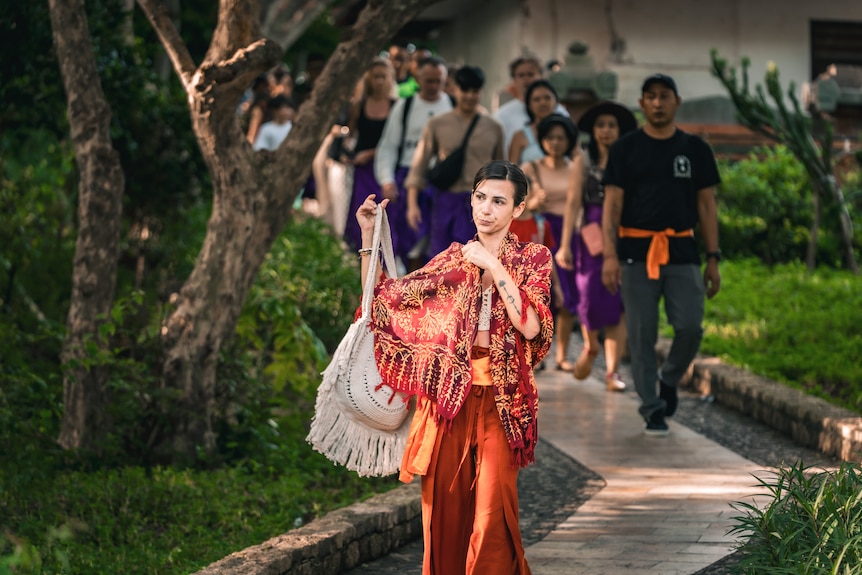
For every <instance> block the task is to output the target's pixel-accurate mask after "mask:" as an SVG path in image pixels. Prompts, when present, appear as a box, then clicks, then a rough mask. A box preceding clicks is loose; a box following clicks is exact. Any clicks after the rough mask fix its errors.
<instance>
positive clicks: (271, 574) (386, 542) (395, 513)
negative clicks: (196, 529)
mask: <svg viewBox="0 0 862 575" xmlns="http://www.w3.org/2000/svg"><path fill="white" fill-rule="evenodd" d="M421 514H422V508H421V501H420V493H419V482H418V481H416V482H414V483H412V484H409V485H403V486H400V487H397V488H395V489H393V490H392V491H388V492H386V493H381V494H379V495H375V496H374V497H371V498H369V499H367V500H366V501H361V502H359V503H354V504H353V505H350V506H348V507H343V508H341V509H336V510H335V511H332V512H330V513H327V514H326V515H325V516H323V517H321V518H319V519H315V520H314V521H312V522H311V523H309V524H308V525H305V526H303V527H299V528H298V529H292V530H291V531H289V532H287V533H284V534H282V535H279V536H277V537H273V538H272V539H270V540H269V541H266V542H264V543H261V544H260V545H255V546H253V547H247V548H246V549H243V550H241V551H237V552H236V553H231V554H230V555H228V556H227V557H225V558H224V559H221V560H220V561H217V562H215V563H213V564H211V565H209V566H208V567H206V568H204V569H203V570H201V571H198V572H197V573H196V574H195V575H240V574H242V575H330V574H332V575H337V574H339V573H343V572H345V571H348V570H349V569H352V568H353V567H356V566H357V565H361V564H362V563H363V562H366V561H370V560H372V559H375V558H377V557H382V556H383V555H386V554H387V553H389V552H390V551H393V550H395V549H397V548H399V547H401V546H402V545H404V544H405V543H407V542H409V541H412V540H414V539H416V538H417V537H421V536H422V517H421Z"/></svg>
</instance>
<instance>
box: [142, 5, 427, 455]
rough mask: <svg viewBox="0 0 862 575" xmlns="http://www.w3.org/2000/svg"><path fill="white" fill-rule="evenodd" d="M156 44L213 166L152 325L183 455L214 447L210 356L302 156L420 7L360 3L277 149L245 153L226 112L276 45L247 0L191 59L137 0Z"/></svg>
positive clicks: (278, 50)
mask: <svg viewBox="0 0 862 575" xmlns="http://www.w3.org/2000/svg"><path fill="white" fill-rule="evenodd" d="M138 1H139V4H140V5H141V7H142V8H144V11H145V12H146V13H147V16H148V17H149V18H150V22H151V23H152V24H153V26H154V27H155V28H156V31H157V32H158V33H159V37H160V38H161V39H162V42H163V43H164V44H165V47H166V49H167V50H168V53H169V55H171V60H172V62H173V63H174V67H175V69H176V71H177V73H178V74H179V75H180V78H181V80H182V81H183V84H184V86H185V87H186V91H187V92H188V94H189V104H190V108H191V116H192V125H193V128H194V131H195V134H196V136H197V139H198V143H199V144H200V147H201V150H202V153H203V157H204V159H205V161H206V162H207V164H208V166H209V169H210V172H211V174H212V182H213V211H212V215H211V217H210V221H209V224H208V226H207V234H206V237H205V239H204V244H203V247H202V249H201V251H200V253H199V255H198V259H197V261H196V263H195V268H194V270H193V271H192V274H191V275H190V277H189V279H188V280H187V281H186V283H185V284H184V285H183V287H182V289H181V290H180V293H179V294H177V297H176V299H175V304H176V307H175V309H174V311H173V313H171V314H170V316H169V317H168V319H167V320H166V322H165V324H164V326H163V329H162V343H163V349H164V364H163V370H162V375H163V383H164V385H165V386H166V387H169V388H173V389H177V390H180V391H181V394H182V402H181V405H180V406H179V411H177V412H175V413H174V417H173V418H172V419H173V421H174V422H175V425H174V430H173V431H174V440H173V449H174V450H175V451H176V452H177V454H179V455H181V456H184V457H186V458H194V457H195V456H196V454H197V453H198V452H199V450H203V451H204V452H205V453H208V452H211V451H212V449H213V448H214V446H215V441H216V437H215V433H214V430H213V415H214V411H215V383H216V368H217V363H218V355H219V351H220V350H221V346H222V344H223V343H224V342H225V341H226V340H227V339H228V338H229V337H231V336H232V335H233V332H234V329H235V327H236V321H237V318H238V317H239V314H240V312H241V310H242V305H243V303H244V301H245V298H246V295H247V294H248V290H249V288H250V287H251V284H252V282H253V281H254V277H255V275H256V274H257V270H258V268H259V267H260V265H261V263H262V262H263V259H264V257H265V255H266V253H267V252H268V251H269V249H270V247H271V246H272V243H273V241H275V238H276V237H277V236H278V234H279V233H280V232H281V230H282V228H283V227H284V225H285V223H286V222H287V220H288V219H289V217H290V212H291V205H292V204H293V200H294V199H295V198H296V196H297V194H298V193H299V191H300V190H301V188H302V185H303V183H304V182H305V180H306V178H307V177H308V174H309V169H310V166H311V162H312V159H313V157H314V155H315V153H316V152H317V149H318V147H319V146H320V143H321V141H322V140H323V137H324V135H325V134H326V133H327V132H328V130H329V128H330V126H331V123H332V119H333V118H334V116H335V114H336V111H337V109H338V107H339V106H340V103H341V102H344V101H345V100H346V99H347V98H348V95H349V94H350V91H351V90H352V88H353V86H354V85H355V83H356V81H357V80H358V78H359V75H360V74H361V72H362V70H363V69H364V68H365V66H366V65H367V63H368V62H370V61H371V59H372V58H373V56H374V55H376V53H377V52H378V51H379V50H380V48H381V46H385V45H386V42H388V41H389V40H390V39H391V38H392V36H394V35H395V33H396V32H397V31H398V30H399V29H400V28H401V27H402V26H403V25H404V24H405V23H406V22H407V21H409V20H410V19H411V18H412V17H414V16H415V15H416V14H417V13H418V12H419V10H420V9H422V8H424V7H425V6H427V5H428V4H429V2H427V1H422V0H378V1H374V0H372V1H371V2H369V3H368V5H367V6H366V8H365V9H364V10H363V11H362V13H361V15H360V17H359V20H358V22H357V23H356V25H355V26H354V28H353V30H352V32H351V34H350V35H349V36H348V37H347V38H346V39H345V40H343V41H342V42H341V44H340V45H339V46H338V48H337V49H336V52H335V54H334V55H333V56H332V57H331V58H330V61H329V62H328V63H327V65H326V67H325V69H324V70H323V73H322V74H321V76H320V77H319V78H318V80H317V82H316V84H315V86H314V91H313V93H312V95H311V98H310V99H309V100H308V101H307V102H306V103H304V104H303V106H302V107H301V109H300V112H299V115H298V116H297V118H296V121H295V122H294V126H293V129H292V130H291V133H290V135H289V137H288V138H287V139H286V140H285V142H284V143H283V144H282V146H281V147H280V148H279V150H278V151H276V152H257V153H256V152H253V151H252V149H251V146H250V145H249V144H248V142H247V141H246V140H245V138H243V136H242V133H241V131H240V129H239V125H238V123H237V120H236V116H235V108H236V103H237V101H238V99H239V96H240V94H241V93H242V91H243V90H244V89H245V87H246V86H248V84H249V83H250V82H251V80H252V79H253V78H254V77H255V76H256V75H257V74H259V73H260V72H262V71H263V70H266V69H267V68H269V67H271V66H272V65H273V64H274V63H275V62H277V60H278V58H280V56H281V54H282V53H283V47H281V46H278V45H277V44H276V43H275V42H272V41H269V40H261V39H259V36H258V33H257V30H258V27H257V26H255V25H253V24H252V25H250V24H249V23H248V20H247V19H248V18H249V16H250V15H252V14H254V13H255V10H254V5H253V4H254V3H251V2H245V1H244V0H221V4H220V12H219V23H218V26H217V29H216V31H215V33H214V35H213V40H212V44H211V45H210V48H209V50H208V51H207V55H206V57H205V59H204V62H203V63H202V64H201V65H200V67H198V68H197V70H195V69H194V66H193V64H192V63H191V60H190V57H189V56H188V55H187V51H186V50H185V47H184V46H183V45H182V44H181V42H180V41H179V39H178V35H177V34H176V33H175V30H171V29H170V28H169V25H168V24H166V19H165V18H164V17H163V16H164V14H163V13H161V12H159V11H158V7H157V6H156V5H155V4H154V3H153V1H152V0H138Z"/></svg>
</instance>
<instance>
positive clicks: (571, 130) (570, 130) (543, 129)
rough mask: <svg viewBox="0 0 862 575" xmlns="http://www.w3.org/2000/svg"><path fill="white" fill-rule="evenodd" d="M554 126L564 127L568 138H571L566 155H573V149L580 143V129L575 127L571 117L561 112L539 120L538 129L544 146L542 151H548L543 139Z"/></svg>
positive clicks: (540, 142) (540, 143) (540, 141)
mask: <svg viewBox="0 0 862 575" xmlns="http://www.w3.org/2000/svg"><path fill="white" fill-rule="evenodd" d="M554 126H560V127H562V128H563V131H564V132H565V133H566V138H567V139H568V140H569V145H568V147H567V148H566V153H565V154H564V155H566V156H570V157H571V155H572V150H574V149H575V146H577V145H578V129H577V128H575V123H574V122H572V120H571V119H570V118H567V117H565V116H563V115H561V114H551V115H550V116H548V117H546V118H542V121H541V122H539V125H538V127H537V128H536V131H537V132H538V133H539V145H540V146H541V147H542V151H544V152H545V153H546V154H547V153H548V151H547V150H545V146H544V145H543V144H542V141H543V140H544V139H545V137H546V136H547V135H548V132H550V131H551V128H553V127H554Z"/></svg>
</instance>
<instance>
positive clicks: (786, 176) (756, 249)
mask: <svg viewBox="0 0 862 575" xmlns="http://www.w3.org/2000/svg"><path fill="white" fill-rule="evenodd" d="M720 170H721V180H722V184H721V187H720V189H719V191H718V194H717V201H718V216H719V237H720V238H721V248H722V251H723V252H724V253H726V254H727V255H728V257H731V258H743V257H757V258H760V259H761V260H762V261H763V262H764V263H766V264H775V263H780V262H791V261H802V260H804V259H805V251H806V249H807V247H808V238H809V228H810V226H811V222H812V221H813V214H812V208H811V188H810V186H809V184H808V176H807V174H806V173H805V169H804V168H803V166H802V165H801V164H800V163H799V161H798V160H797V159H796V158H795V157H794V156H793V154H791V153H790V151H789V150H788V149H787V148H785V147H784V146H775V147H774V148H769V147H764V148H759V149H757V150H755V151H753V152H751V153H750V154H749V155H748V157H747V158H745V159H744V160H741V161H738V162H722V163H721V165H720Z"/></svg>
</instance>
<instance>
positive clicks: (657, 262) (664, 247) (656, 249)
mask: <svg viewBox="0 0 862 575" xmlns="http://www.w3.org/2000/svg"><path fill="white" fill-rule="evenodd" d="M620 237H621V238H652V239H651V240H650V243H649V250H647V259H646V269H647V277H648V278H649V279H651V280H657V279H658V278H659V268H660V267H661V266H663V265H665V264H667V262H669V261H670V247H669V245H668V241H667V240H668V238H691V237H694V230H691V229H690V230H683V231H681V232H677V231H674V230H673V229H671V228H668V229H666V230H663V231H655V230H641V229H638V228H627V227H625V226H620Z"/></svg>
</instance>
